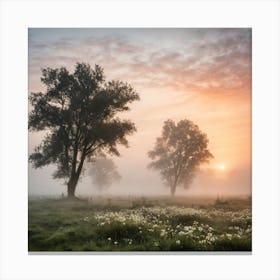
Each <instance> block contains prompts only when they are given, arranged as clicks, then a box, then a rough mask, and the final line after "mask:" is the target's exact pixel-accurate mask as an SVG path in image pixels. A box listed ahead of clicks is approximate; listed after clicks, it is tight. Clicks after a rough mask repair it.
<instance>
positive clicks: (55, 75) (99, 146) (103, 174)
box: [28, 63, 213, 198]
mask: <svg viewBox="0 0 280 280" xmlns="http://www.w3.org/2000/svg"><path fill="white" fill-rule="evenodd" d="M41 82H42V83H43V84H44V85H45V88H46V90H45V92H44V93H43V92H36V93H30V96H29V102H30V104H31V106H32V110H31V112H30V114H29V123H28V127H29V130H30V131H31V132H38V131H47V133H46V135H45V138H44V139H43V141H42V142H41V144H40V145H39V146H37V147H36V148H35V149H34V151H33V153H32V154H31V155H30V156H29V160H30V162H32V164H33V167H34V168H41V167H43V166H46V165H49V164H54V165H56V171H55V173H54V174H53V178H54V179H63V180H64V182H65V184H66V185H67V193H68V198H74V197H75V191H76V187H77V184H78V181H79V178H80V177H81V175H82V171H83V170H84V169H85V167H87V166H89V174H90V175H91V177H92V179H93V183H94V184H95V185H96V186H97V188H99V189H104V188H105V189H106V188H108V187H109V186H110V185H111V184H112V183H113V182H114V181H115V180H119V179H120V178H121V176H120V174H119V173H118V171H117V169H116V166H115V165H114V163H113V161H112V160H111V159H109V158H106V155H107V156H119V155H120V153H119V151H118V148H117V146H118V145H124V146H126V147H128V141H127V136H128V135H131V134H132V133H135V132H136V127H135V124H134V123H133V122H131V121H130V120H126V119H120V118H119V116H118V113H120V112H124V111H128V110H129V109H130V108H129V105H130V104H131V103H132V102H134V101H139V100H140V98H139V94H138V93H137V92H136V91H135V90H134V88H133V87H132V86H131V85H129V84H128V83H126V82H123V81H107V82H106V81H105V77H104V72H103V69H102V68H101V67H100V66H99V65H95V66H94V67H93V68H92V67H91V66H90V65H89V64H86V63H77V64H76V67H75V70H74V71H73V73H70V72H69V71H68V70H67V69H66V68H65V67H62V68H59V69H52V68H46V69H43V70H42V77H41ZM148 156H149V157H150V158H151V163H150V164H149V167H150V168H153V169H157V170H159V171H160V174H161V177H162V179H163V182H164V183H165V184H166V185H167V186H168V187H170V192H171V194H172V195H174V194H175V191H176V187H177V186H180V185H182V186H183V187H188V186H189V185H190V183H191V181H192V179H193V178H194V176H195V173H196V171H197V170H198V167H199V166H200V164H202V163H204V162H208V160H209V159H211V158H212V157H213V156H212V154H211V153H210V151H209V150H208V139H207V135H206V134H205V133H203V132H201V131H200V130H199V128H198V126H197V125H195V124H194V123H193V122H192V121H190V120H187V119H184V120H181V121H179V122H178V123H177V124H176V123H175V122H174V121H172V120H167V121H165V122H164V125H163V129H162V135H161V136H160V137H158V138H157V140H156V143H155V146H154V149H153V150H152V151H149V152H148ZM86 161H87V162H88V163H87V164H85V163H86Z"/></svg>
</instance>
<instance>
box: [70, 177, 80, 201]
mask: <svg viewBox="0 0 280 280" xmlns="http://www.w3.org/2000/svg"><path fill="white" fill-rule="evenodd" d="M77 183H78V180H73V179H70V181H69V182H68V184H67V197H68V198H70V199H71V198H75V190H76V186H77Z"/></svg>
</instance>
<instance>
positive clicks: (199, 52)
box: [29, 29, 252, 194]
mask: <svg viewBox="0 0 280 280" xmlns="http://www.w3.org/2000/svg"><path fill="white" fill-rule="evenodd" d="M78 61H79V62H81V61H82V62H87V63H90V64H92V65H94V64H95V63H97V64H100V65H101V66H102V67H103V68H104V72H105V76H106V78H107V79H109V80H110V79H120V80H123V81H127V82H129V83H131V84H132V85H133V86H134V88H135V89H136V90H137V92H138V93H139V95H140V98H141V100H140V102H136V103H134V104H132V106H131V111H129V112H127V113H123V114H122V115H121V116H123V117H126V118H129V119H132V120H133V121H134V122H135V124H136V127H137V133H136V134H134V135H133V136H130V137H129V138H128V140H129V143H130V148H129V149H126V148H120V151H121V155H122V156H121V157H120V158H115V159H114V161H115V163H116V164H117V166H118V168H119V172H120V173H121V174H122V177H123V180H122V181H120V183H119V185H118V186H117V187H115V188H114V186H113V187H112V188H111V191H112V192H113V191H114V190H116V191H119V192H124V193H126V192H128V193H146V192H149V193H153V192H154V193H156V192H157V190H160V189H161V188H163V187H162V186H161V181H160V178H159V174H158V173H157V172H155V171H150V170H147V169H146V166H147V164H148V162H149V159H148V157H147V152H148V151H149V150H150V149H152V148H153V145H154V142H155V139H156V137H158V136H160V133H161V129H162V125H163V122H164V121H165V120H167V119H173V120H176V121H179V120H181V119H183V118H188V119H190V120H192V121H194V122H195V123H196V124H198V126H199V127H200V129H201V130H202V131H204V132H206V133H207V135H208V138H209V140H210V144H209V147H210V150H211V152H212V154H213V155H214V159H213V160H212V161H211V163H210V164H209V165H207V166H204V167H203V168H202V171H201V173H200V174H199V175H198V177H197V179H196V180H195V182H194V184H193V186H192V188H191V189H190V190H188V192H193V193H199V194H200V193H211V194H223V193H225V194H238V193H242V194H244V193H250V190H251V97H252V94H251V30H250V29H55V30H52V29H30V30H29V92H34V91H42V90H44V88H43V87H42V85H41V83H40V74H41V72H40V69H41V68H44V67H60V66H66V67H69V68H70V69H73V67H74V65H75V63H76V62H78ZM29 139H30V140H29V146H30V151H31V150H32V148H33V147H34V146H35V145H37V144H38V143H39V140H40V137H38V135H36V134H33V133H32V134H30V138H29ZM221 166H222V168H221ZM42 175H43V176H44V178H45V181H46V184H47V183H49V182H50V180H52V179H51V168H46V169H44V170H39V171H37V170H33V169H32V168H31V167H30V170H29V177H30V189H29V190H31V192H34V193H40V191H38V189H39V190H42V189H43V188H44V186H43V185H44V183H41V184H42V186H38V184H40V183H39V182H40V180H39V178H40V177H41V178H42ZM135 180H137V184H135ZM52 184H53V185H57V184H58V182H54V181H52ZM81 184H84V186H83V187H81V190H83V189H84V190H88V189H90V186H89V185H90V182H89V180H88V179H87V178H85V180H83V183H81ZM150 185H155V187H154V188H153V187H151V186H150ZM36 188H37V189H36ZM57 189H59V191H60V192H61V190H62V189H63V188H61V187H60V188H57ZM52 191H53V192H55V188H53V190H52Z"/></svg>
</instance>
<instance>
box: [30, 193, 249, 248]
mask: <svg viewBox="0 0 280 280" xmlns="http://www.w3.org/2000/svg"><path fill="white" fill-rule="evenodd" d="M28 211H29V213H28V214H29V215H28V216H29V218H28V247H29V251H251V228H252V227H251V200H250V199H248V198H243V199H237V198H236V199H228V200H216V201H215V200H213V199H212V200H211V199H208V200H207V199H202V200H199V199H197V200H196V201H195V203H194V200H192V199H186V198H184V197H178V198H176V199H172V200H169V199H168V198H164V197H157V198H153V199H146V198H131V197H119V198H116V197H112V198H108V197H100V198H98V199H93V200H92V199H80V200H77V201H69V200H67V199H48V198H41V199H30V200H29V209H28Z"/></svg>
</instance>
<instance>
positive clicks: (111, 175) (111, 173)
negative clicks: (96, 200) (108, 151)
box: [88, 157, 121, 191]
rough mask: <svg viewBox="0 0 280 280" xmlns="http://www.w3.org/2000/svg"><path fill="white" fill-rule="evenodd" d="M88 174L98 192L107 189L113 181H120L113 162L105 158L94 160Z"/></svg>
mask: <svg viewBox="0 0 280 280" xmlns="http://www.w3.org/2000/svg"><path fill="white" fill-rule="evenodd" d="M88 173H89V175H90V177H91V178H92V182H93V184H94V186H95V188H96V189H97V190H99V191H102V190H106V189H108V188H109V187H110V186H111V185H112V184H113V183H114V182H115V181H119V180H120V179H121V175H120V174H119V172H118V171H117V167H116V165H115V163H114V162H113V160H112V159H109V158H106V157H99V158H97V159H95V160H94V162H93V163H92V166H91V167H90V168H89V171H88Z"/></svg>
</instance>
